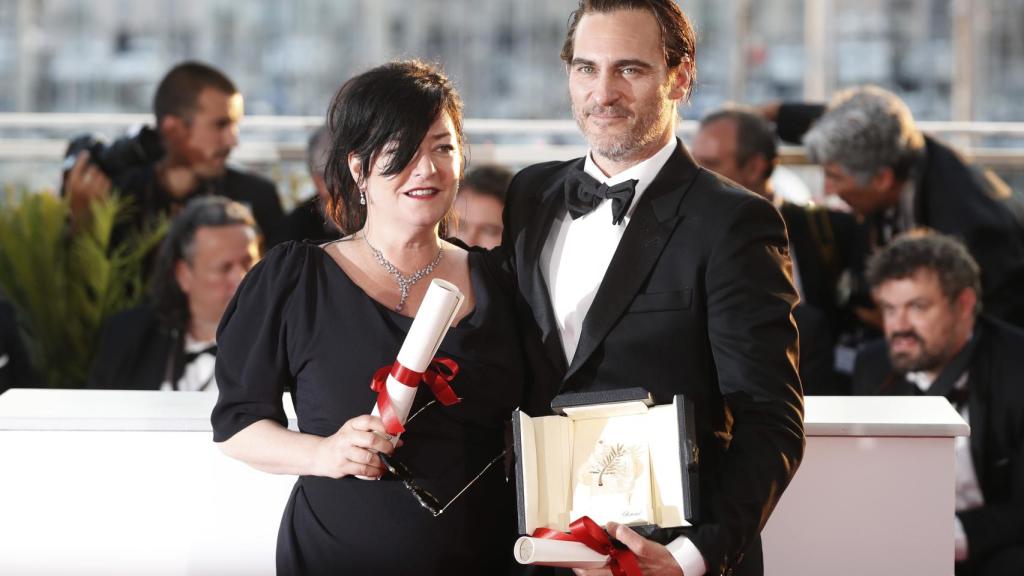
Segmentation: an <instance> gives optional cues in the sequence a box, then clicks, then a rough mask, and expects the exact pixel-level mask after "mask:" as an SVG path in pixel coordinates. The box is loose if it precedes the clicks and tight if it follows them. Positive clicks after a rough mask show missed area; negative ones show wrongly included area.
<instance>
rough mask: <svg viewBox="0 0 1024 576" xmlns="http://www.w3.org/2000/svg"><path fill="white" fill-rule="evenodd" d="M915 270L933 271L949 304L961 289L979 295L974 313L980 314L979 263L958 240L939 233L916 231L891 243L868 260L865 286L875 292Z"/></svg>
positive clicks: (910, 274) (915, 271)
mask: <svg viewBox="0 0 1024 576" xmlns="http://www.w3.org/2000/svg"><path fill="white" fill-rule="evenodd" d="M918 270H931V271H933V272H935V274H936V275H937V276H938V278H939V286H940V288H941V289H942V294H943V296H945V297H946V299H947V300H949V302H951V303H952V302H953V301H954V300H956V299H957V297H958V296H960V293H961V292H963V291H964V290H966V289H968V288H970V289H971V290H974V293H975V294H977V295H978V304H977V305H976V307H975V310H974V312H975V314H977V313H978V312H980V311H981V269H980V268H979V267H978V263H977V262H976V261H975V260H974V257H973V256H971V253H970V252H968V251H967V248H966V247H964V245H963V243H962V242H960V240H958V239H957V238H954V237H953V236H947V235H945V234H940V233H938V232H933V231H929V230H925V229H917V230H912V231H910V232H908V233H906V234H904V235H902V236H900V237H899V238H896V239H895V240H893V242H892V243H891V244H889V245H888V246H886V247H885V248H883V249H882V250H881V251H879V252H877V253H876V254H875V255H873V256H872V257H871V258H870V259H869V260H868V266H867V279H868V284H869V285H870V286H871V288H872V289H877V288H878V287H879V286H881V285H882V284H884V283H886V282H889V281H890V280H903V279H905V278H910V277H911V276H913V275H914V274H916V273H917V271H918Z"/></svg>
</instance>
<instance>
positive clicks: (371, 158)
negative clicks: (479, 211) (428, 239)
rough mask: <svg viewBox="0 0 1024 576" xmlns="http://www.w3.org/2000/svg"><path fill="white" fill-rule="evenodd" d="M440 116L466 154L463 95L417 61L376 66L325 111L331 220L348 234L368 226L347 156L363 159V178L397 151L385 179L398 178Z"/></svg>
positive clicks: (353, 81)
mask: <svg viewBox="0 0 1024 576" xmlns="http://www.w3.org/2000/svg"><path fill="white" fill-rule="evenodd" d="M442 113H447V114H448V116H449V117H450V118H451V120H452V124H453V125H454V126H455V134H456V137H457V139H458V144H459V150H460V151H461V150H465V146H464V138H463V133H462V99H461V98H460V97H459V93H458V92H457V91H456V90H455V88H454V86H452V83H451V82H450V81H449V80H448V78H447V77H446V76H445V75H444V74H443V73H442V72H441V71H440V70H439V69H438V68H436V67H435V66H432V65H430V64H425V63H423V62H420V61H418V60H407V61H401V62H391V63H389V64H384V65H383V66H378V67H376V68H373V69H371V70H369V71H367V72H363V73H362V74H360V75H358V76H355V77H353V78H351V79H350V80H348V81H347V82H345V83H344V84H343V85H342V86H341V88H340V89H339V90H338V93H337V94H335V95H334V99H333V101H332V102H331V105H330V107H329V108H328V110H327V130H328V131H329V132H330V139H331V143H330V149H329V152H328V155H327V164H326V167H325V179H326V182H327V189H328V192H329V193H330V198H329V200H328V202H327V216H328V217H329V218H330V219H331V220H333V221H334V223H335V224H336V225H337V226H338V227H339V228H341V230H342V231H343V232H344V233H346V234H351V233H353V232H356V231H357V230H360V229H362V227H363V225H364V224H365V223H366V206H364V205H361V204H360V203H359V183H358V182H356V181H355V179H354V178H353V177H352V172H351V171H350V170H349V166H348V157H349V155H352V154H354V155H355V156H356V157H357V158H359V164H360V168H361V171H360V174H361V177H362V178H365V177H366V175H368V174H370V173H371V170H372V168H373V164H374V162H375V161H376V160H377V157H378V156H379V155H380V153H381V152H382V151H383V150H384V148H385V147H388V148H389V151H390V146H392V145H394V154H392V155H391V159H390V161H389V162H388V164H387V166H385V167H384V170H383V174H384V175H385V176H390V175H394V174H398V173H399V172H401V171H402V170H404V169H405V167H406V166H408V165H409V162H411V161H412V159H413V157H414V156H415V155H416V151H417V150H418V149H419V147H420V144H421V143H422V142H423V138H424V137H425V136H426V135H427V131H428V130H429V129H430V125H431V124H433V123H434V121H435V120H436V119H437V118H438V116H440V115H441V114H442ZM463 160H465V159H463ZM463 165H465V161H463ZM447 220H448V217H447V216H446V217H445V218H444V219H442V221H441V227H440V235H441V236H442V237H444V236H446V235H447V228H448V226H447Z"/></svg>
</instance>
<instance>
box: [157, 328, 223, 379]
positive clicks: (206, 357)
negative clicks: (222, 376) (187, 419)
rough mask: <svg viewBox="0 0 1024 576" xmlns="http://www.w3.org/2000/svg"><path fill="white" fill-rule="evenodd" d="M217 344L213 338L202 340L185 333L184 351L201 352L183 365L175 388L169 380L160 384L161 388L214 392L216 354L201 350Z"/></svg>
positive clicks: (187, 352) (190, 352)
mask: <svg viewBox="0 0 1024 576" xmlns="http://www.w3.org/2000/svg"><path fill="white" fill-rule="evenodd" d="M215 344H217V342H216V341H215V340H210V341H208V342H203V341H200V340H196V339H195V338H193V337H192V335H191V334H188V333H186V334H185V353H186V354H193V353H196V352H201V354H199V355H198V356H196V358H195V360H193V361H191V362H189V363H188V364H186V365H185V368H184V370H183V371H182V373H181V378H179V379H178V386H177V388H175V387H174V386H172V385H171V383H170V382H169V381H166V380H165V381H164V382H163V383H162V384H161V385H160V389H161V390H181V391H185V392H198V391H202V392H216V391H217V380H216V379H215V378H214V368H215V366H216V364H217V356H215V355H214V354H211V353H210V352H203V350H206V349H208V348H210V347H211V346H214V345H215Z"/></svg>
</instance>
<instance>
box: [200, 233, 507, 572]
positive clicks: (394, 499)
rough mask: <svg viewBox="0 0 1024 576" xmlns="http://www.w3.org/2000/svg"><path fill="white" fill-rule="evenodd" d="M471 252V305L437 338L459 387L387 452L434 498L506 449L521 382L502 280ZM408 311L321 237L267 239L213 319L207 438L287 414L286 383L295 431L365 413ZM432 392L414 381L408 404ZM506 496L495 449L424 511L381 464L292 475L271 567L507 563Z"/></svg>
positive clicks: (327, 429) (449, 568) (429, 568)
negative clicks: (371, 289)
mask: <svg viewBox="0 0 1024 576" xmlns="http://www.w3.org/2000/svg"><path fill="white" fill-rule="evenodd" d="M469 266H470V274H471V278H472V285H473V292H474V295H475V299H476V308H475V309H474V310H473V311H472V312H471V313H470V314H469V315H468V316H466V317H465V318H463V319H462V320H461V321H460V323H459V325H457V326H455V327H453V328H452V329H451V330H450V331H449V333H448V335H447V337H446V338H445V340H444V342H443V343H442V345H441V349H440V351H439V352H438V356H447V357H450V358H452V359H454V360H455V361H456V362H458V364H459V367H460V371H459V373H458V376H457V377H456V378H455V379H454V380H453V381H452V383H451V386H452V388H453V389H454V390H455V392H456V394H457V395H458V396H459V397H460V398H462V401H461V402H460V403H458V404H455V405H453V406H447V407H446V406H443V405H441V403H440V402H435V403H434V404H432V405H430V406H428V407H427V408H426V409H425V410H423V411H422V412H421V413H420V414H419V415H418V416H416V417H415V418H414V419H412V420H411V421H410V422H409V423H408V424H407V426H406V432H405V434H404V435H403V436H402V438H403V440H404V442H405V445H404V446H402V447H401V448H399V449H398V450H397V451H396V452H395V456H396V458H398V459H399V460H401V462H403V463H404V464H405V465H406V467H407V468H408V469H409V471H410V472H412V474H413V475H414V476H415V478H416V483H417V484H419V485H420V486H422V487H423V488H424V489H426V490H428V491H429V492H431V493H432V494H434V495H436V496H437V497H438V499H439V500H441V501H442V502H446V501H447V500H448V499H450V498H452V497H453V496H455V494H456V493H458V491H459V490H461V489H462V487H463V486H465V485H466V484H467V483H468V482H469V481H470V480H472V479H473V477H474V476H476V475H477V474H478V473H479V472H480V470H481V469H483V468H484V467H485V466H486V465H487V463H488V462H490V461H491V460H492V459H494V458H495V457H496V456H497V455H498V454H500V453H501V452H502V450H504V449H505V444H504V426H505V422H506V421H507V420H508V419H509V417H510V415H511V412H512V410H513V409H514V408H515V407H516V403H517V401H518V399H519V396H520V390H521V386H522V377H521V366H522V362H521V357H520V354H519V347H518V344H517V339H516V335H515V334H516V332H515V322H514V321H513V320H514V319H513V316H512V314H513V307H512V303H511V302H510V301H509V300H508V298H509V296H508V293H507V292H506V291H505V290H504V289H502V286H501V284H500V281H499V278H500V276H499V273H498V271H497V270H496V269H495V268H493V267H492V265H491V264H490V263H489V262H488V256H487V255H485V254H484V253H481V252H470V254H469ZM411 324H412V319H411V318H407V317H405V316H402V315H400V314H398V313H396V312H394V311H392V310H390V309H388V308H386V307H385V306H383V305H381V304H379V303H377V302H376V301H374V300H372V299H371V298H370V297H369V296H367V294H366V293H365V292H363V291H362V290H361V289H360V288H359V287H358V286H356V284H355V283H353V282H352V280H351V279H350V278H349V277H348V276H347V275H346V274H345V272H344V271H343V270H342V269H341V268H340V267H339V266H338V265H337V263H335V262H334V260H332V259H331V257H330V256H329V255H328V254H327V253H326V252H324V251H323V249H321V248H320V247H317V246H313V245H308V244H299V243H287V244H284V245H281V246H278V247H276V248H275V249H273V250H271V251H270V253H268V254H267V256H266V258H264V260H263V261H262V262H260V263H259V264H258V265H257V266H256V267H254V268H253V270H252V271H251V272H250V273H249V274H248V276H246V278H245V280H244V282H243V283H242V285H241V286H240V287H239V289H238V293H237V294H236V296H235V298H234V300H232V302H231V304H230V305H229V306H228V309H227V311H226V312H225V315H224V318H223V320H222V322H221V326H220V331H219V334H218V338H217V342H218V347H219V351H218V357H217V386H218V388H219V390H220V397H219V399H218V401H217V405H216V408H215V409H214V411H213V416H212V419H213V428H214V439H215V440H216V441H218V442H220V441H223V440H226V439H228V438H230V437H231V436H232V435H234V434H235V433H236V432H238V431H239V430H242V429H243V428H245V427H246V426H248V425H249V424H252V423H253V422H256V421H257V420H261V419H265V418H269V419H272V420H274V421H277V422H279V423H281V424H282V425H286V424H287V423H286V419H285V414H284V410H283V409H282V403H281V394H282V392H283V391H284V390H285V389H286V388H290V389H291V391H292V395H293V398H294V403H295V411H296V413H297V416H298V423H299V429H300V430H301V431H302V432H305V433H307V434H316V435H318V436H329V435H331V434H334V433H335V432H337V431H338V429H339V428H340V427H341V426H342V425H343V424H344V423H345V422H346V421H347V420H349V419H350V418H353V417H355V416H359V415H360V414H368V413H370V411H371V410H372V409H373V406H374V402H375V399H376V393H375V392H373V391H372V390H370V380H371V377H372V375H373V373H374V372H375V371H376V370H377V369H378V368H380V367H382V366H389V365H390V364H391V363H392V362H394V360H395V357H396V355H397V354H398V350H399V348H400V347H401V344H402V341H403V340H404V338H405V334H406V332H407V331H408V329H409V327H410V325H411ZM432 399H433V396H432V394H431V393H430V391H429V389H427V388H426V386H421V387H420V389H419V392H418V394H417V396H416V402H415V404H414V406H413V409H412V413H415V412H416V411H417V410H418V409H419V408H420V407H421V406H424V405H425V404H427V403H428V402H429V401H430V400H432ZM514 505H515V499H514V495H513V494H511V484H510V483H509V482H508V481H507V480H506V476H505V467H504V465H503V462H502V460H501V459H499V460H498V462H497V463H496V464H495V465H494V466H492V467H491V468H490V469H488V471H487V472H486V473H484V474H483V476H481V477H480V479H479V480H477V481H476V482H475V483H474V484H473V485H472V486H471V487H470V488H469V489H468V490H467V491H466V492H465V493H464V494H463V495H462V496H461V497H459V498H458V499H457V500H456V501H455V502H454V504H452V505H451V506H450V507H449V508H448V509H447V510H446V511H445V512H444V513H443V514H441V515H440V516H438V517H436V518H435V517H434V516H432V514H431V513H430V512H429V511H428V510H427V509H425V508H423V507H422V506H421V505H420V504H419V503H418V502H417V501H416V499H415V498H414V496H413V495H412V493H410V492H409V491H408V490H407V488H406V487H405V486H404V485H403V483H402V482H401V481H398V480H396V479H394V478H393V477H385V478H384V479H382V480H380V481H369V480H359V479H357V478H352V477H346V478H342V479H340V480H335V479H330V478H322V477H314V476H302V477H300V478H299V479H298V480H297V481H296V483H295V488H294V490H293V491H292V494H291V498H290V499H289V501H288V505H287V508H286V509H285V511H284V517H283V518H282V520H281V527H280V532H279V534H278V544H277V563H278V573H279V574H328V573H329V574H441V573H445V574H490V573H500V572H505V571H506V567H507V566H508V564H509V562H510V561H511V552H512V545H513V542H514V539H515V508H514Z"/></svg>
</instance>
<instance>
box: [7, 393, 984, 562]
mask: <svg viewBox="0 0 1024 576" xmlns="http://www.w3.org/2000/svg"><path fill="white" fill-rule="evenodd" d="M214 400H215V396H214V395H210V394H206V393H202V392H196V393H190V392H141V391H130V392H124V391H106V390H17V389H16V390H10V391H8V392H6V393H5V394H3V395H0V463H2V465H0V574H10V575H19V576H20V575H47V576H51V575H61V574H69V575H70V574H75V575H90V574H96V575H100V574H102V575H114V574H158V575H164V574H166V575H196V576H198V575H207V574H209V575H213V574H217V575H231V574H238V575H247V576H249V575H252V576H258V575H261V574H266V575H272V574H274V553H275V547H276V539H277V528H278V524H279V522H280V518H281V513H282V511H283V510H284V505H285V502H286V501H287V499H288V495H289V492H290V490H291V487H292V484H293V483H294V477H292V476H275V475H271V474H265V473H263V472H259V471H256V470H253V469H251V468H248V467H247V466H245V465H244V464H241V463H238V462H235V461H233V460H231V459H229V458H228V457H226V456H224V455H222V454H221V453H220V451H219V450H218V449H217V447H216V446H215V445H214V444H213V442H212V434H211V430H210V424H209V414H210V410H211V409H212V407H213V403H214ZM285 405H286V407H287V412H288V414H289V418H290V419H291V421H292V427H293V428H294V412H293V411H292V410H291V403H290V401H288V400H287V399H286V402H285ZM806 408H807V411H806V428H807V433H808V441H807V453H806V456H805V457H804V461H803V464H802V465H801V467H800V470H799V472H798V474H797V476H796V478H795V479H794V480H793V483H792V484H791V486H790V487H789V490H788V491H787V492H786V493H785V494H784V495H783V497H782V500H781V502H780V503H779V506H778V507H777V508H776V510H775V513H774V514H773V516H772V518H771V520H770V521H769V523H768V526H767V527H766V528H765V531H764V534H763V540H764V548H765V574H766V575H767V576H781V575H801V574H807V575H812V574H813V575H818V574H829V575H831V576H844V575H857V576H862V575H863V574H883V573H899V574H901V575H903V576H918V575H919V576H935V575H937V574H952V570H953V490H954V489H953V486H954V484H953V482H954V480H953V478H954V476H953V438H954V437H955V436H959V435H966V434H967V432H968V430H967V425H966V424H965V423H964V422H963V420H962V419H961V418H960V416H959V415H958V414H957V413H956V412H955V411H954V410H953V409H952V408H951V407H949V405H948V403H946V401H945V400H944V399H942V398H928V397H899V398H857V397H848V398H827V397H811V398H808V399H807V406H806Z"/></svg>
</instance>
